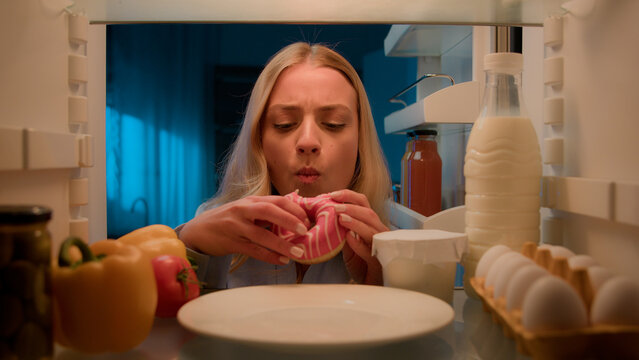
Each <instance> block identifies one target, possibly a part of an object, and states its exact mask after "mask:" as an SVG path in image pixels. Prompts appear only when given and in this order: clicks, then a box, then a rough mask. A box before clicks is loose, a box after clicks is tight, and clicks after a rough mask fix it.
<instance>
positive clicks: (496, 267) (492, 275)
mask: <svg viewBox="0 0 639 360" xmlns="http://www.w3.org/2000/svg"><path fill="white" fill-rule="evenodd" d="M521 257H524V255H522V254H520V253H518V252H516V251H510V252H507V253H504V254H502V255H501V256H499V257H498V258H497V259H495V262H494V263H493V265H492V266H491V267H490V269H489V270H488V274H486V283H485V285H484V287H489V286H495V280H497V275H499V274H500V273H501V272H502V269H503V267H504V265H505V264H506V263H507V262H508V260H509V259H512V258H521Z"/></svg>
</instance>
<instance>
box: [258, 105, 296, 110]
mask: <svg viewBox="0 0 639 360" xmlns="http://www.w3.org/2000/svg"><path fill="white" fill-rule="evenodd" d="M266 110H267V111H298V110H300V107H299V106H297V105H287V104H275V105H271V106H269V107H268V109H266Z"/></svg>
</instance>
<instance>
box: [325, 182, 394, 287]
mask: <svg viewBox="0 0 639 360" xmlns="http://www.w3.org/2000/svg"><path fill="white" fill-rule="evenodd" d="M330 195H331V198H332V199H333V200H335V201H339V202H341V203H343V204H339V205H335V210H336V211H337V213H338V214H339V223H340V225H342V226H344V227H345V228H347V229H349V230H350V231H349V232H348V234H347V235H346V246H344V248H343V250H342V254H343V256H344V263H345V264H346V268H347V269H348V271H349V272H350V274H351V276H352V277H353V280H355V281H356V282H358V283H360V284H369V285H382V284H383V279H382V266H381V264H380V263H379V261H378V260H377V258H376V257H374V256H373V255H371V247H372V244H373V235H375V234H377V233H379V232H382V231H388V230H389V229H388V227H386V225H384V223H382V221H381V220H380V219H379V216H377V214H376V213H375V211H373V209H371V207H370V204H369V202H368V199H367V198H366V196H365V195H363V194H360V193H357V192H355V191H352V190H340V191H335V192H332V193H331V194H330Z"/></svg>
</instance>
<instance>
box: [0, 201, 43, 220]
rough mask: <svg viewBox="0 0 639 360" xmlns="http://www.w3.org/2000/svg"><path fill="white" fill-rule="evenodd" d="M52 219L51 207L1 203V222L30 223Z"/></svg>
mask: <svg viewBox="0 0 639 360" xmlns="http://www.w3.org/2000/svg"><path fill="white" fill-rule="evenodd" d="M50 219H51V209H49V208H48V207H45V206H40V205H0V224H29V223H36V222H43V221H48V220H50Z"/></svg>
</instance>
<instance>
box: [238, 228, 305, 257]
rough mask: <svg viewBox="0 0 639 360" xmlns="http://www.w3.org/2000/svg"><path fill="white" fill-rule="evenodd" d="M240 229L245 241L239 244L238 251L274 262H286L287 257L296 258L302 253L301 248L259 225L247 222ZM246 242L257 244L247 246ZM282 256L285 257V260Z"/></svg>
mask: <svg viewBox="0 0 639 360" xmlns="http://www.w3.org/2000/svg"><path fill="white" fill-rule="evenodd" d="M241 230H242V231H241V233H240V235H241V236H242V238H244V239H246V240H247V243H244V244H241V246H240V248H241V249H240V250H241V251H240V252H243V253H245V254H246V255H249V256H252V257H255V258H258V259H260V260H262V259H264V261H267V262H270V263H276V264H281V263H288V261H287V260H288V258H293V259H296V258H300V257H301V256H302V255H304V250H303V249H302V248H300V247H297V246H295V245H293V244H291V243H289V242H288V241H286V240H284V239H282V238H281V237H279V236H277V235H275V234H274V233H273V232H271V231H269V230H266V229H264V228H261V227H259V226H255V225H253V224H247V226H245V227H242V229H241ZM246 244H249V245H258V246H257V247H255V246H247V245H246ZM262 249H264V250H266V251H267V252H268V253H266V252H264V251H263V250H262ZM247 251H249V252H247ZM282 256H283V257H284V258H286V260H285V259H284V258H283V257H282Z"/></svg>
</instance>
